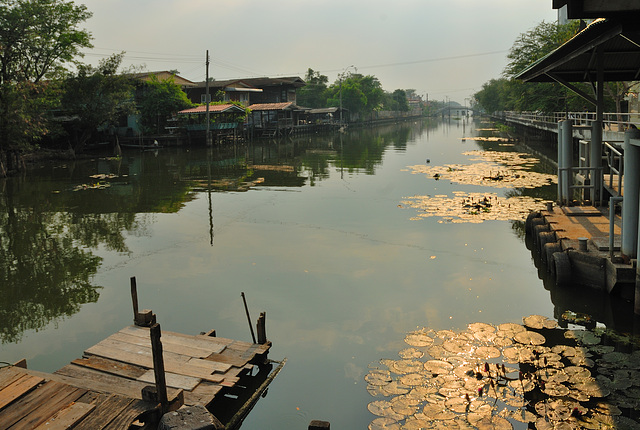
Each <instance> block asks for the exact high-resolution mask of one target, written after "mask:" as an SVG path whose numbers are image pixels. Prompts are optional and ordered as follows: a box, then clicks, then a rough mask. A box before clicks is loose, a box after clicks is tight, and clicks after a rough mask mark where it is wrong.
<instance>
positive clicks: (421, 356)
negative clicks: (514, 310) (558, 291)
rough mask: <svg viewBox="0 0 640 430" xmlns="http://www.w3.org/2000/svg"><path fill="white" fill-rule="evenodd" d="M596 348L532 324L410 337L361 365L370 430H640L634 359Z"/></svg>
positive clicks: (534, 319) (639, 382) (579, 334)
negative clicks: (394, 351)
mask: <svg viewBox="0 0 640 430" xmlns="http://www.w3.org/2000/svg"><path fill="white" fill-rule="evenodd" d="M602 338H603V336H601V335H598V334H597V333H595V332H593V331H590V330H568V329H562V328H559V327H558V323H557V322H556V321H555V320H553V319H549V318H546V317H544V316H540V315H531V316H528V317H526V318H523V324H515V323H504V324H500V325H498V326H493V325H491V324H486V323H481V322H479V323H474V324H469V325H468V327H467V329H466V330H464V331H460V332H454V331H451V330H441V331H438V332H435V331H433V330H431V329H427V328H422V329H418V330H415V331H412V332H410V333H407V335H406V336H405V339H404V340H405V343H406V344H407V345H409V347H408V348H405V349H402V350H401V351H400V352H399V353H398V355H399V356H400V359H398V360H394V359H383V360H380V361H379V362H375V363H372V364H370V365H369V368H370V369H371V370H370V371H369V373H368V374H367V375H366V376H365V378H364V379H365V381H367V383H368V387H367V390H368V391H369V393H370V394H371V395H372V396H373V397H376V398H386V399H377V400H375V401H373V402H371V403H369V406H368V409H369V411H370V412H371V413H372V414H373V415H376V416H377V418H375V419H373V420H372V422H371V424H370V425H369V430H378V429H407V430H413V429H436V428H438V429H440V428H456V429H472V428H478V429H512V428H514V426H515V427H517V428H537V429H541V430H542V429H544V430H546V429H581V428H588V429H601V428H602V429H605V428H606V429H610V428H616V429H637V428H640V423H639V422H638V421H637V419H638V416H639V415H640V351H638V350H636V351H634V352H624V351H615V350H614V349H615V348H614V347H613V346H610V345H603V344H601V340H602ZM616 345H618V346H619V347H621V348H622V349H625V350H627V349H629V348H628V346H629V344H628V343H627V344H621V343H620V342H618V341H617V342H616ZM625 345H626V346H625Z"/></svg>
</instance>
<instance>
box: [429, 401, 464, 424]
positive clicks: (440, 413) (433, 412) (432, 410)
mask: <svg viewBox="0 0 640 430" xmlns="http://www.w3.org/2000/svg"><path fill="white" fill-rule="evenodd" d="M422 413H423V414H424V415H426V416H427V418H429V419H432V420H443V421H445V420H452V419H454V418H455V417H456V414H455V412H452V411H450V410H449V409H447V408H446V406H445V405H444V402H439V403H428V404H427V405H425V407H424V409H423V410H422Z"/></svg>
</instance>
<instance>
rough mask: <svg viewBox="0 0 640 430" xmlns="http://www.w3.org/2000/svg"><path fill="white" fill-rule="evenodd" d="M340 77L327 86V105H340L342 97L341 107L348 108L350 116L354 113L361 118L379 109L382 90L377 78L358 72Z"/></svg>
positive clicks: (382, 97)
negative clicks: (328, 94) (328, 96)
mask: <svg viewBox="0 0 640 430" xmlns="http://www.w3.org/2000/svg"><path fill="white" fill-rule="evenodd" d="M342 78H343V79H341V78H338V80H337V81H336V82H335V83H334V84H333V85H331V87H330V88H329V93H330V94H331V95H330V98H329V100H327V103H328V104H329V105H331V106H340V99H341V98H342V107H343V108H345V109H348V110H349V111H350V113H351V115H352V117H353V115H354V114H356V115H360V117H361V118H362V117H364V116H366V115H368V114H370V113H371V112H373V111H374V110H378V109H380V107H381V106H382V102H383V100H384V91H383V89H382V85H381V84H380V81H379V80H378V78H376V77H375V76H372V75H367V76H364V75H361V74H358V73H350V74H349V75H348V76H347V77H346V78H344V77H342Z"/></svg>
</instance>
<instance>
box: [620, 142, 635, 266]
mask: <svg viewBox="0 0 640 430" xmlns="http://www.w3.org/2000/svg"><path fill="white" fill-rule="evenodd" d="M631 139H640V130H628V131H626V132H625V133H624V144H623V146H622V148H623V149H624V167H623V168H624V170H623V177H622V182H623V183H622V188H623V190H624V200H623V201H622V225H623V226H624V227H623V229H622V247H621V252H622V254H623V255H625V256H627V257H629V258H636V257H637V254H638V214H639V213H640V210H639V208H638V204H639V203H640V198H639V196H638V191H639V190H640V147H638V146H636V145H632V144H631Z"/></svg>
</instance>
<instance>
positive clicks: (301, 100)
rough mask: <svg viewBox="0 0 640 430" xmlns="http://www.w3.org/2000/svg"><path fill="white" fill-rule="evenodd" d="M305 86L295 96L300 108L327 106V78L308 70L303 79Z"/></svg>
mask: <svg viewBox="0 0 640 430" xmlns="http://www.w3.org/2000/svg"><path fill="white" fill-rule="evenodd" d="M304 80H305V82H306V85H305V86H304V87H302V88H300V89H299V90H298V93H297V95H296V97H297V102H298V104H299V105H300V106H304V107H310V108H322V107H326V106H327V96H328V93H327V83H328V82H329V78H328V77H326V76H325V75H321V74H320V72H316V71H314V70H313V69H311V68H309V69H308V70H307V75H306V76H305V78H304Z"/></svg>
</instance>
